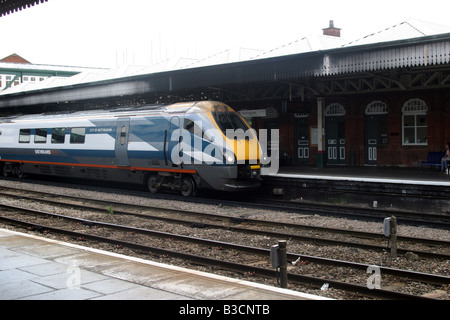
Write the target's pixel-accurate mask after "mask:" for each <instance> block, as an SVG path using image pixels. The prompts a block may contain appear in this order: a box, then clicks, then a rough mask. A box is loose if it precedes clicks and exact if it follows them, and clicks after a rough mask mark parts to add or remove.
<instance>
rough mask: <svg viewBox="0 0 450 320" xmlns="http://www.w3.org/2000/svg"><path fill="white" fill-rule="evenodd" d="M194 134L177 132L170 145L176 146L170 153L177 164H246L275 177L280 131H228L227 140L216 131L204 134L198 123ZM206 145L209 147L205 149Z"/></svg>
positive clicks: (277, 166)
mask: <svg viewBox="0 0 450 320" xmlns="http://www.w3.org/2000/svg"><path fill="white" fill-rule="evenodd" d="M195 124H196V126H195V127H194V132H193V134H192V132H191V131H188V130H186V129H182V128H180V129H176V130H174V131H173V132H172V135H171V137H170V141H172V142H177V143H176V145H175V146H173V148H172V150H171V158H172V161H173V163H174V164H177V165H180V164H182V163H183V164H207V165H213V164H234V163H237V164H244V163H248V164H250V165H252V164H254V165H256V164H259V163H258V160H259V161H260V164H261V165H262V168H261V170H262V173H264V174H275V173H277V172H278V169H279V149H278V146H279V130H278V129H271V130H270V131H269V130H267V129H260V130H259V138H257V135H256V131H255V130H254V129H248V130H246V131H244V130H243V129H227V130H226V134H225V137H226V138H224V135H223V134H222V132H221V131H220V130H218V129H216V128H210V129H207V130H202V126H201V122H195ZM204 141H207V142H208V143H207V144H206V145H204Z"/></svg>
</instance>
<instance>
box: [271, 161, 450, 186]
mask: <svg viewBox="0 0 450 320" xmlns="http://www.w3.org/2000/svg"><path fill="white" fill-rule="evenodd" d="M273 176H278V177H291V178H308V179H327V180H347V181H358V182H382V183H404V184H417V185H434V186H444V187H445V186H448V187H450V175H448V174H440V173H439V171H437V170H436V169H434V170H431V169H429V168H424V169H423V170H420V168H411V167H379V166H358V167H349V166H326V167H324V168H317V167H315V166H312V165H294V166H281V167H280V168H279V170H278V173H276V174H274V175H273Z"/></svg>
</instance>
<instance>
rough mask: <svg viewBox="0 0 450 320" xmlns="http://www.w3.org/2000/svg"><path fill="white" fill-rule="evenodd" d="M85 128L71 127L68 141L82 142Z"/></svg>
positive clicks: (84, 136) (84, 137)
mask: <svg viewBox="0 0 450 320" xmlns="http://www.w3.org/2000/svg"><path fill="white" fill-rule="evenodd" d="M85 139H86V128H72V129H71V130H70V143H84V141H85Z"/></svg>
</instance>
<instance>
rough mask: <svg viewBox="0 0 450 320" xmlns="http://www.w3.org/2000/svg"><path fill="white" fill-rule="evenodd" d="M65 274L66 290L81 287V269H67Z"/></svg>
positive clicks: (70, 267)
mask: <svg viewBox="0 0 450 320" xmlns="http://www.w3.org/2000/svg"><path fill="white" fill-rule="evenodd" d="M66 273H68V274H69V276H68V277H67V281H66V286H67V288H68V289H80V286H81V269H80V267H77V266H69V267H67V270H66Z"/></svg>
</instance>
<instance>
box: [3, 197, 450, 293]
mask: <svg viewBox="0 0 450 320" xmlns="http://www.w3.org/2000/svg"><path fill="white" fill-rule="evenodd" d="M23 193H24V192H22V196H21V200H22V202H23V201H36V200H33V197H32V196H31V195H29V198H28V199H25V196H24V195H23ZM35 196H36V194H34V197H35ZM5 197H6V196H5ZM39 197H43V194H42V193H39ZM58 197H62V195H59V196H58ZM52 198H55V195H53V196H52ZM53 200H55V199H53ZM46 201H48V200H46ZM73 201H74V199H73V198H72V200H71V201H69V200H68V199H67V198H64V199H62V202H64V203H66V205H69V206H74V203H73ZM77 201H80V199H77ZM83 201H84V202H86V201H87V200H86V199H83ZM53 205H54V206H61V203H53ZM96 205H97V206H99V207H98V208H93V204H92V202H91V203H90V205H89V208H86V207H84V209H82V210H84V211H86V212H87V211H88V210H100V211H102V210H103V216H106V218H107V220H109V219H110V218H111V217H113V218H114V219H113V220H115V219H116V218H117V217H118V216H121V218H123V219H122V220H129V219H130V215H133V216H134V218H137V216H138V215H140V217H139V222H135V224H136V225H137V226H130V225H129V223H126V225H124V224H122V225H121V224H119V223H111V222H105V221H98V220H97V219H96V220H88V219H85V218H79V217H78V218H75V217H68V216H67V215H57V214H55V213H51V212H42V211H38V210H30V209H27V208H17V207H16V206H12V205H10V206H3V210H2V211H3V213H5V212H8V211H9V212H12V214H10V215H9V217H7V216H5V214H2V216H3V217H2V219H3V220H4V221H7V223H13V224H21V225H25V226H26V227H28V228H33V229H35V230H41V232H44V230H47V231H45V232H51V233H58V234H60V233H61V234H66V235H69V236H70V237H71V238H72V239H75V240H77V239H78V240H77V241H79V240H81V239H84V240H86V239H89V240H90V241H99V242H102V243H112V244H114V246H122V247H129V248H133V249H136V250H139V251H144V252H147V253H148V252H151V253H152V254H157V255H159V256H160V257H161V256H162V257H166V258H168V257H176V258H178V259H182V260H189V261H193V262H194V263H200V264H207V265H211V266H212V268H218V267H219V266H220V268H224V269H232V270H238V271H239V272H240V273H241V274H242V273H244V274H247V275H250V274H255V275H257V276H264V277H275V271H274V270H273V269H271V268H270V267H269V268H267V264H268V254H269V253H268V249H267V248H264V246H262V247H254V246H248V245H242V244H235V243H231V242H226V241H218V240H208V239H205V238H202V237H199V236H198V235H193V236H192V235H180V234H179V233H178V232H177V233H174V232H167V231H161V230H160V229H161V228H160V227H159V226H156V230H155V228H152V229H151V228H147V227H145V228H144V227H140V226H142V225H148V224H149V222H145V221H148V219H149V215H148V211H149V210H150V209H149V208H148V207H146V208H144V207H143V206H139V207H133V208H130V207H132V206H131V205H129V204H128V205H127V206H128V207H129V208H128V210H118V209H117V206H118V205H119V204H114V205H111V204H110V208H111V211H112V210H114V213H113V214H112V213H110V214H105V213H104V212H105V211H106V210H105V203H102V202H97V204H96ZM122 205H123V204H122ZM79 206H80V207H78V209H80V208H81V206H82V205H81V204H80V205H79ZM112 208H114V209H112ZM132 209H133V210H132ZM151 209H152V210H156V209H159V210H160V211H163V212H164V214H163V215H165V216H169V215H172V216H175V215H180V214H184V215H186V214H187V215H188V216H190V217H191V218H190V219H184V221H183V219H180V218H174V217H171V219H172V221H170V224H171V225H172V228H175V227H173V223H177V224H178V225H179V224H187V223H188V222H189V221H190V223H191V225H190V226H189V228H191V229H194V230H203V229H220V228H219V225H222V226H223V228H225V230H226V232H233V233H236V232H241V233H245V232H251V237H253V236H255V235H256V234H257V233H256V230H255V227H254V226H253V228H252V229H249V228H242V227H240V228H239V230H238V229H232V228H231V226H230V223H231V224H236V223H238V222H239V223H240V224H247V225H249V224H252V223H253V224H256V223H259V224H258V225H257V226H256V228H262V226H263V225H264V224H265V227H267V225H269V224H270V225H271V226H270V227H271V228H274V226H275V225H276V223H273V222H270V221H264V222H262V223H261V222H260V221H251V223H250V222H249V221H248V220H247V221H245V220H242V219H241V220H240V221H238V220H236V219H235V220H233V221H231V220H232V219H230V217H221V216H219V217H218V216H217V215H208V216H207V217H205V219H208V220H215V223H214V224H212V223H211V224H206V223H205V222H200V220H199V214H198V213H197V214H196V218H195V221H196V224H195V225H193V224H192V221H193V219H192V215H193V214H195V213H194V212H189V213H181V212H180V210H176V211H174V210H172V209H164V210H162V209H161V208H151ZM17 210H19V211H21V212H26V213H25V214H20V215H21V217H22V218H21V219H18V217H17V216H18V215H19V214H18V213H17ZM144 210H146V213H142V214H137V213H133V212H131V211H141V212H142V211H144ZM126 211H128V212H126ZM37 215H38V216H45V217H46V218H45V221H46V223H45V224H44V223H42V222H41V221H39V222H37V221H30V219H34V218H32V217H35V216H37ZM48 217H51V218H50V219H49V218H48ZM134 218H133V219H134ZM152 219H153V217H152ZM224 219H228V220H229V223H228V224H226V223H224ZM102 220H103V219H102ZM158 220H161V219H160V218H158ZM62 221H70V222H69V223H70V224H71V226H67V225H66V224H65V222H64V225H63V226H58V225H59V224H61V223H62ZM166 222H167V221H166ZM151 223H153V222H151ZM73 224H75V227H73ZM80 226H81V227H80ZM223 228H222V232H223ZM76 229H78V231H74V230H76ZM79 229H81V230H79ZM176 229H178V227H176ZM244 229H245V230H244ZM112 230H114V236H112V233H113V231H112ZM248 230H251V231H248ZM116 232H117V233H116ZM260 232H262V233H263V234H264V236H262V235H261V234H259V235H258V237H266V238H270V239H267V240H266V243H268V244H273V242H274V241H276V239H277V238H279V237H278V236H282V235H284V236H286V233H285V234H283V233H275V234H271V233H269V231H268V230H265V231H264V230H260ZM314 232H318V231H317V230H315V231H314ZM99 233H100V234H99ZM105 234H106V235H107V236H105ZM137 234H139V237H136V235H137ZM130 235H131V238H132V239H133V241H129V238H130ZM358 236H360V237H361V234H359V235H358ZM365 236H367V235H365ZM123 237H125V239H123ZM143 237H146V238H147V237H150V238H149V239H151V240H148V239H147V240H144V239H142V238H143ZM113 239H114V240H113ZM136 239H139V240H140V242H141V241H143V242H144V243H145V242H147V243H161V240H160V239H164V241H162V242H163V243H164V246H165V248H163V246H162V245H158V246H156V245H152V246H148V245H147V244H143V243H142V242H141V243H138V242H136V241H135V240H136ZM303 241H306V240H305V239H303ZM311 241H317V240H311ZM175 242H176V244H175ZM192 242H195V245H196V246H200V247H201V248H200V249H199V248H197V249H195V250H194V251H196V252H201V253H202V254H201V255H199V254H190V253H187V252H189V251H192V250H193V249H192V248H191V249H189V247H187V248H186V249H185V250H186V251H185V250H180V248H181V247H184V244H185V243H192ZM168 244H169V248H167V246H168ZM428 245H429V244H428ZM436 245H437V243H433V246H436ZM364 250H374V249H367V248H366V249H364ZM211 252H212V253H213V254H214V255H213V257H210V256H209V254H210V253H211ZM243 252H245V253H243ZM203 253H208V256H205V255H204V254H203ZM217 253H220V254H219V257H217V256H216V255H217ZM225 253H226V254H227V257H223V256H222V255H223V254H225ZM243 255H245V256H246V260H247V256H248V257H250V256H251V257H252V258H251V259H250V258H248V261H247V262H246V263H245V264H241V263H237V262H234V261H236V257H238V259H242V256H243ZM433 258H434V259H435V258H436V257H433ZM288 259H289V261H292V262H293V261H297V262H300V265H303V266H304V265H305V264H309V265H317V266H325V268H324V269H322V271H317V270H316V271H315V272H316V273H322V275H321V276H317V277H314V276H311V275H305V274H301V273H299V271H302V270H297V268H296V267H294V266H292V267H291V269H293V270H292V272H290V273H289V276H288V278H289V282H290V283H292V284H294V283H301V284H302V285H303V286H305V285H306V286H321V285H323V283H325V282H326V283H328V284H329V285H330V287H332V288H336V289H339V290H344V291H349V292H362V294H363V295H368V296H377V297H382V298H390V299H393V298H401V299H404V298H408V299H410V298H423V297H421V296H420V295H417V294H416V295H410V294H405V293H401V292H391V291H389V290H380V289H378V290H370V289H368V288H367V285H366V284H352V283H349V282H345V281H338V280H334V279H330V278H327V279H324V276H326V275H327V274H329V271H330V270H329V268H330V267H329V266H330V265H331V266H333V268H346V269H348V268H350V269H348V270H358V271H356V272H359V273H361V272H363V273H364V272H365V270H367V268H368V267H369V266H370V265H368V264H364V263H350V262H345V261H341V260H337V259H327V258H322V257H315V256H311V255H305V254H295V253H290V254H289V256H288ZM260 265H262V266H260ZM379 268H380V269H379V270H380V272H381V273H382V274H383V276H387V277H401V278H403V279H415V280H414V281H418V282H420V283H425V282H429V283H433V285H434V286H435V285H436V284H437V285H438V286H445V285H448V283H450V280H449V278H448V277H446V276H439V275H432V274H426V273H422V272H413V271H405V270H399V269H395V268H389V267H379ZM302 269H304V268H302ZM303 271H304V270H303ZM347 272H348V271H347ZM353 272H355V271H353ZM405 272H406V273H405ZM394 281H395V280H394ZM408 281H409V280H408Z"/></svg>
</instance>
